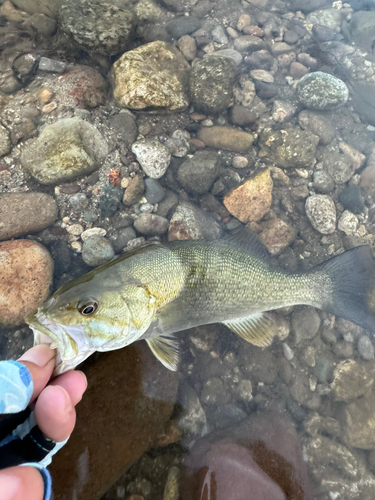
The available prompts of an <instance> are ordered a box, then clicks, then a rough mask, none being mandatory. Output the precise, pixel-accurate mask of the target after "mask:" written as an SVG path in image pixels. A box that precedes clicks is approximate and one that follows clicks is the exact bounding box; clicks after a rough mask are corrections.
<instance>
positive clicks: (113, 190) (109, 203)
mask: <svg viewBox="0 0 375 500" xmlns="http://www.w3.org/2000/svg"><path fill="white" fill-rule="evenodd" d="M122 196H123V191H122V189H120V188H119V187H116V186H114V185H113V184H111V183H109V182H107V183H106V184H104V186H103V187H102V189H101V192H100V197H99V209H100V213H101V216H102V217H111V216H112V215H114V214H115V213H116V212H117V209H118V206H119V204H120V201H121V198H122Z"/></svg>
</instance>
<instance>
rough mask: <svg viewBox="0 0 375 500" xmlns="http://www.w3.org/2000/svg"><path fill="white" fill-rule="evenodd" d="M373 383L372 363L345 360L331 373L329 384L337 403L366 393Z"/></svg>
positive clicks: (373, 369) (374, 379)
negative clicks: (331, 378) (330, 382)
mask: <svg viewBox="0 0 375 500" xmlns="http://www.w3.org/2000/svg"><path fill="white" fill-rule="evenodd" d="M374 382H375V367H374V365H373V364H372V363H364V362H359V361H355V360H354V359H346V360H345V361H341V363H339V364H338V365H337V366H336V368H335V370H334V372H333V382H332V384H331V387H332V390H333V393H334V396H335V399H336V400H337V401H345V402H348V401H351V400H352V399H357V398H359V397H360V396H363V395H364V394H365V393H367V392H368V391H369V390H370V389H371V388H372V387H373V385H374Z"/></svg>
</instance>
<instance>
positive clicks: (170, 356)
mask: <svg viewBox="0 0 375 500" xmlns="http://www.w3.org/2000/svg"><path fill="white" fill-rule="evenodd" d="M146 342H147V344H148V346H149V348H150V349H151V351H152V353H153V354H154V356H155V357H156V358H157V359H158V360H159V361H160V362H161V363H162V364H163V365H164V366H165V367H166V368H168V370H172V372H175V371H176V370H177V366H178V362H179V358H180V355H179V347H178V341H177V340H176V339H175V338H174V337H171V336H169V337H162V336H160V337H154V338H152V339H146Z"/></svg>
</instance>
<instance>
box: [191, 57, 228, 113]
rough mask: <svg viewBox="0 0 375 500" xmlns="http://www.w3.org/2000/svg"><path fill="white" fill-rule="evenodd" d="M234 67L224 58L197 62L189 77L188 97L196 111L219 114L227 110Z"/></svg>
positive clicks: (211, 58) (212, 58)
mask: <svg viewBox="0 0 375 500" xmlns="http://www.w3.org/2000/svg"><path fill="white" fill-rule="evenodd" d="M234 77H235V66H234V64H233V62H232V61H231V60H229V59H228V58H224V57H208V58H205V59H202V60H200V61H198V62H197V63H196V64H195V65H194V67H193V69H192V71H191V76H190V83H189V89H190V97H191V101H192V103H193V105H194V106H195V107H196V108H197V110H201V111H203V112H205V113H220V112H221V111H223V110H225V109H227V108H228V106H229V104H230V101H231V98H232V90H233V82H234Z"/></svg>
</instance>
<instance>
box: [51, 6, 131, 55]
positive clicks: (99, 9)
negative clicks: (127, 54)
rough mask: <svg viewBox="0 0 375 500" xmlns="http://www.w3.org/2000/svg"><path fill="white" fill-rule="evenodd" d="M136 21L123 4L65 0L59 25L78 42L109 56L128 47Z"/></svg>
mask: <svg viewBox="0 0 375 500" xmlns="http://www.w3.org/2000/svg"><path fill="white" fill-rule="evenodd" d="M113 19H116V22H115V23H114V22H113ZM134 24H135V17H134V14H133V12H132V11H131V10H130V9H129V10H128V9H125V8H123V7H121V6H120V4H119V3H118V4H116V3H113V2H103V1H99V0H81V1H80V2H76V1H75V0H65V1H64V2H63V4H62V6H61V9H60V15H59V27H60V29H61V31H62V32H63V33H64V34H65V36H66V37H67V38H68V39H69V40H71V41H72V42H73V43H74V45H76V46H77V47H79V48H81V49H83V50H86V51H87V52H94V53H98V54H103V55H107V56H113V55H115V54H118V53H121V52H123V51H124V50H125V49H126V48H127V46H128V45H129V42H130V41H131V38H132V35H133V31H134Z"/></svg>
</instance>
